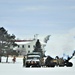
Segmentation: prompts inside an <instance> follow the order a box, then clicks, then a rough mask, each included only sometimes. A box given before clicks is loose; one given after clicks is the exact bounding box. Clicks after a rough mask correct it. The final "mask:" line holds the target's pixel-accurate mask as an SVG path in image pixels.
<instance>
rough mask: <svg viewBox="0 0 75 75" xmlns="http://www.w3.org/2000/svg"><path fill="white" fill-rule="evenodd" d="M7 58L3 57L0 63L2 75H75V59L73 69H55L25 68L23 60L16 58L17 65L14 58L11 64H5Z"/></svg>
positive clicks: (0, 73) (0, 74)
mask: <svg viewBox="0 0 75 75" xmlns="http://www.w3.org/2000/svg"><path fill="white" fill-rule="evenodd" d="M5 61H6V58H5V57H2V62H3V63H0V75H75V58H73V59H72V60H71V61H72V62H73V64H74V65H73V67H54V68H46V67H44V68H43V67H41V68H25V67H23V66H22V65H23V64H22V58H16V63H13V62H12V58H11V57H9V63H4V62H5Z"/></svg>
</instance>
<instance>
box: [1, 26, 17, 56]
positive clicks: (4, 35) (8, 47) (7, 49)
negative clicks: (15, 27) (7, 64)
mask: <svg viewBox="0 0 75 75" xmlns="http://www.w3.org/2000/svg"><path fill="white" fill-rule="evenodd" d="M15 38H16V36H15V35H14V34H9V33H8V31H7V30H6V29H5V28H4V27H0V56H4V55H11V54H12V53H11V52H13V50H12V49H13V46H16V45H17V44H15V41H14V40H15Z"/></svg>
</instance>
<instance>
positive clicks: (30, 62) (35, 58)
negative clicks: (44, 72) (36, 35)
mask: <svg viewBox="0 0 75 75" xmlns="http://www.w3.org/2000/svg"><path fill="white" fill-rule="evenodd" d="M40 59H41V55H40V53H39V52H32V53H28V54H27V59H26V63H25V65H26V67H30V66H31V67H41V62H40Z"/></svg>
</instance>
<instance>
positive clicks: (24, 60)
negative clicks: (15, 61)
mask: <svg viewBox="0 0 75 75" xmlns="http://www.w3.org/2000/svg"><path fill="white" fill-rule="evenodd" d="M25 62H26V58H25V55H24V57H23V67H25Z"/></svg>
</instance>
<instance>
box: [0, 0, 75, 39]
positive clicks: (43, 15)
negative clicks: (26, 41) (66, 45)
mask: <svg viewBox="0 0 75 75" xmlns="http://www.w3.org/2000/svg"><path fill="white" fill-rule="evenodd" d="M0 27H4V28H5V29H6V30H8V32H9V33H11V34H15V35H16V37H18V38H20V37H21V38H24V37H26V36H28V35H32V36H33V35H34V34H40V35H46V34H51V35H52V34H67V33H68V32H69V31H72V30H73V31H75V0H0Z"/></svg>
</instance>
